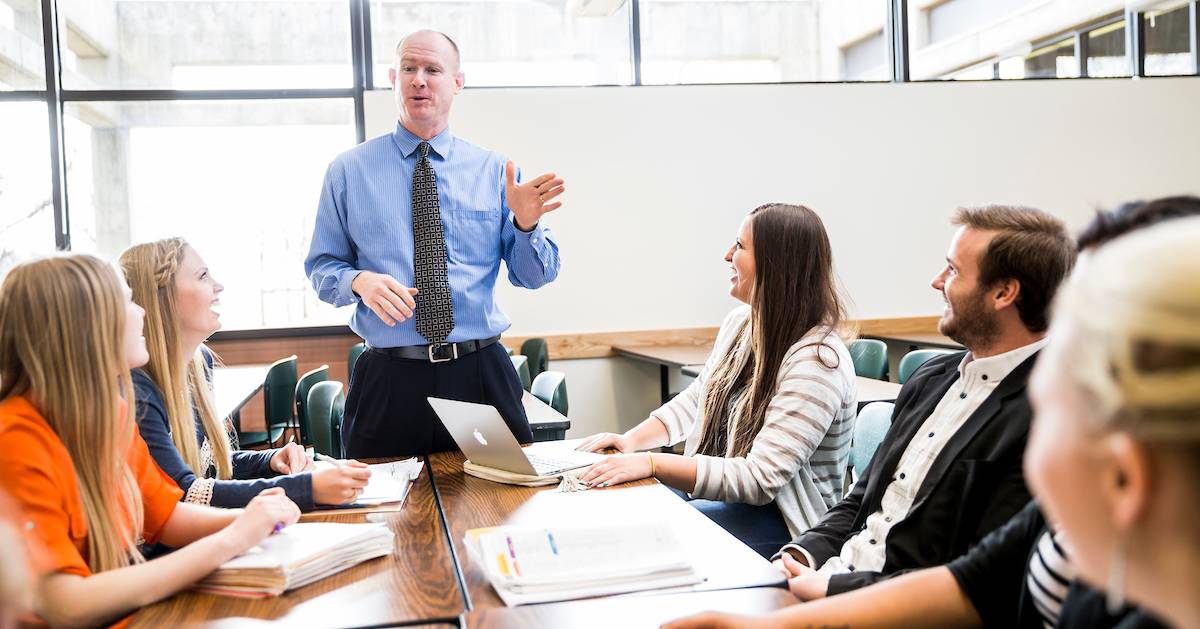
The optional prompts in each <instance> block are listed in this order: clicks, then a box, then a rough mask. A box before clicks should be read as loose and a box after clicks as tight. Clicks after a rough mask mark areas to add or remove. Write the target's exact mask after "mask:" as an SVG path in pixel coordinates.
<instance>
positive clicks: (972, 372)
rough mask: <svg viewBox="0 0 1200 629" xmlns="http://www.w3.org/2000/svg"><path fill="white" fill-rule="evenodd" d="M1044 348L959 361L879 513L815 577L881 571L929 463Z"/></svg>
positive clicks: (1038, 343)
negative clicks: (892, 538)
mask: <svg viewBox="0 0 1200 629" xmlns="http://www.w3.org/2000/svg"><path fill="white" fill-rule="evenodd" d="M1045 344H1046V340H1045V339H1042V340H1039V341H1036V342H1034V343H1030V344H1029V345H1025V346H1023V347H1018V348H1017V349H1014V350H1011V351H1008V352H1005V353H1003V354H998V355H996V356H989V357H987V358H979V359H975V358H973V356H972V355H971V354H969V353H968V354H967V355H966V356H965V357H963V360H962V362H961V363H959V365H958V373H959V377H958V380H956V381H955V382H954V384H953V385H951V386H950V389H949V390H948V391H946V395H945V396H944V397H942V399H941V401H940V402H938V405H937V408H935V409H934V410H933V413H931V414H930V415H929V417H928V418H926V419H925V422H924V423H923V424H921V428H920V429H918V430H917V432H916V433H914V434H913V437H912V441H909V442H908V447H907V448H905V450H904V454H903V455H901V457H900V461H899V463H897V465H896V470H895V472H893V475H892V482H890V483H888V486H887V488H886V489H885V490H884V492H883V499H882V500H881V502H880V507H879V509H878V510H877V511H875V512H874V513H872V514H871V515H869V516H867V521H866V526H865V527H864V528H863V530H862V531H860V532H859V533H858V534H857V535H855V536H854V537H852V538H850V539H849V540H848V541H847V542H846V543H845V544H843V545H842V552H841V554H840V555H838V556H835V557H830V558H829V560H828V561H826V562H825V565H823V566H821V568H820V570H819V572H820V573H822V574H824V575H825V576H827V577H828V576H832V575H835V574H841V573H845V572H854V571H856V570H865V571H871V572H879V571H882V570H883V564H884V562H885V561H886V559H887V552H886V542H887V536H888V533H889V532H891V530H892V527H893V526H895V525H896V524H897V523H898V522H900V521H901V520H903V519H904V518H905V517H907V516H908V512H909V510H910V509H911V508H912V505H913V502H914V501H915V500H916V497H917V491H918V490H919V489H920V488H921V484H922V483H923V482H924V481H925V476H926V475H928V474H929V470H930V468H931V467H933V462H934V460H935V459H936V458H937V457H938V455H939V454H940V453H941V452H942V449H943V448H945V447H946V444H947V443H948V442H949V441H950V438H951V437H953V436H954V433H956V432H958V429H959V428H961V427H962V425H963V424H964V423H965V422H966V421H967V418H968V417H970V416H971V414H972V413H974V412H975V411H976V410H978V409H979V407H980V406H982V405H983V402H984V400H986V399H987V398H988V396H990V395H991V394H992V393H993V392H994V391H995V390H996V387H997V386H999V385H1000V382H1001V381H1002V380H1004V378H1005V377H1007V376H1008V374H1009V373H1011V372H1012V370H1013V369H1016V367H1017V366H1018V365H1020V364H1021V363H1022V362H1024V361H1025V359H1027V358H1029V357H1030V356H1032V355H1033V353H1034V352H1036V351H1038V350H1040V349H1041V348H1042V347H1043V346H1044V345H1045ZM788 547H791V548H796V549H798V550H800V552H802V553H803V554H804V555H805V556H806V557H807V558H808V560H809V565H812V563H813V558H812V556H811V555H809V554H808V551H806V550H804V549H803V548H800V547H799V546H796V545H794V544H789V545H788ZM785 548H786V547H785Z"/></svg>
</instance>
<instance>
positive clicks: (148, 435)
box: [121, 238, 371, 511]
mask: <svg viewBox="0 0 1200 629" xmlns="http://www.w3.org/2000/svg"><path fill="white" fill-rule="evenodd" d="M121 267H122V268H123V269H124V271H125V277H126V278H127V279H128V280H129V285H130V287H131V288H132V289H133V301H134V302H135V303H137V304H138V305H140V306H142V307H143V308H145V310H146V326H145V338H146V349H147V351H148V352H149V355H150V361H149V362H148V363H146V365H145V366H144V367H141V368H138V369H134V370H133V386H134V389H135V391H136V393H137V413H136V414H137V421H138V429H139V430H140V431H141V434H142V438H143V439H145V440H146V444H147V445H148V446H149V447H150V454H151V455H152V456H153V457H154V460H155V461H156V462H157V463H158V466H159V467H161V468H162V470H163V471H164V472H166V473H167V475H169V476H170V477H171V478H172V479H174V481H175V483H176V484H178V485H179V488H180V489H182V490H183V491H184V492H185V493H184V498H183V499H184V500H185V501H186V502H192V503H197V504H211V505H213V506H216V507H241V506H245V504H246V503H247V502H249V501H250V500H251V499H252V498H254V496H256V495H258V493H259V492H261V491H262V490H264V489H267V488H270V487H280V488H282V489H283V490H284V491H285V492H287V495H288V497H289V498H291V499H292V500H293V501H294V502H295V503H296V504H297V505H298V506H299V507H300V509H301V510H302V511H309V510H312V509H313V507H314V506H315V504H342V503H345V502H349V501H351V500H353V499H354V498H355V496H357V495H358V493H359V492H360V491H361V490H362V488H363V487H365V486H366V483H367V479H368V478H369V477H370V474H371V472H370V470H369V469H367V468H366V466H364V465H363V464H361V463H358V462H356V461H348V462H347V463H346V464H345V465H340V466H333V465H323V466H321V467H320V468H316V467H314V466H313V464H312V461H310V460H309V459H308V457H307V456H305V454H304V450H303V449H302V448H301V447H300V446H298V445H296V444H294V443H292V444H287V445H285V446H284V447H282V448H276V449H272V450H261V451H239V450H235V449H234V448H233V444H232V443H231V439H230V428H231V427H230V426H229V425H228V424H227V423H226V421H225V419H224V418H220V417H217V414H216V411H215V410H214V408H213V401H212V385H211V382H210V380H211V377H210V374H211V371H212V367H213V355H212V352H210V351H209V350H208V348H207V347H205V346H204V341H205V340H206V339H207V338H208V337H209V336H211V335H212V334H213V333H214V332H216V331H217V330H218V329H220V327H221V321H220V316H219V315H218V314H217V312H216V311H214V310H213V309H212V308H213V306H214V305H215V304H216V302H217V301H218V300H219V298H220V294H221V291H223V290H224V287H223V286H221V284H220V283H218V282H217V281H216V280H215V279H214V278H213V276H212V273H211V271H210V270H209V269H208V266H207V265H205V264H204V260H202V259H201V258H200V256H199V254H197V253H196V250H195V249H193V248H192V247H191V246H189V245H188V244H187V242H186V241H185V240H184V239H182V238H166V239H163V240H157V241H154V242H149V243H144V244H140V245H135V246H133V247H131V248H129V249H128V250H126V251H125V253H123V254H121Z"/></svg>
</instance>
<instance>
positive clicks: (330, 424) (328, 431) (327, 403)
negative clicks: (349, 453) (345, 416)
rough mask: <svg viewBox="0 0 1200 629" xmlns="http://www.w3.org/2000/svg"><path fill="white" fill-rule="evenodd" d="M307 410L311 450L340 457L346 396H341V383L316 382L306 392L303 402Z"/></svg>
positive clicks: (332, 381) (329, 381) (334, 381)
mask: <svg viewBox="0 0 1200 629" xmlns="http://www.w3.org/2000/svg"><path fill="white" fill-rule="evenodd" d="M305 406H306V408H307V409H308V423H309V434H310V435H312V439H313V442H312V443H313V450H315V451H317V452H319V453H321V454H324V455H326V456H331V457H334V458H341V457H342V439H341V424H342V413H343V412H345V407H346V396H345V395H343V394H342V383H340V382H337V381H336V380H326V381H324V382H317V383H315V384H314V385H313V387H312V389H311V390H309V392H308V400H307V402H305Z"/></svg>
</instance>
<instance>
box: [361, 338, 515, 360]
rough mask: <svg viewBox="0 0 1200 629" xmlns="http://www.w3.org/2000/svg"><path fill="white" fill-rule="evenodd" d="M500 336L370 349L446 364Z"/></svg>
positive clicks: (371, 349)
mask: <svg viewBox="0 0 1200 629" xmlns="http://www.w3.org/2000/svg"><path fill="white" fill-rule="evenodd" d="M499 340H500V337H499V336H493V337H492V338H490V339H483V340H481V341H462V342H460V343H440V344H436V345H406V346H404V347H369V348H368V349H369V350H370V351H372V352H375V353H377V354H383V355H384V356H388V357H390V358H407V359H409V360H427V361H429V362H431V363H444V362H447V361H451V360H454V359H456V358H462V357H463V356H466V355H467V354H470V353H472V352H477V351H479V350H481V349H483V348H485V347H487V346H489V345H491V344H492V343H495V342H496V341H499Z"/></svg>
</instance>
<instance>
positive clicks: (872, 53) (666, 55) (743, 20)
mask: <svg viewBox="0 0 1200 629" xmlns="http://www.w3.org/2000/svg"><path fill="white" fill-rule="evenodd" d="M640 7H641V15H640V25H641V35H642V37H641V53H642V64H641V73H642V82H643V83H645V84H647V85H662V84H678V83H778V82H793V81H796V82H800V81H861V80H874V81H879V80H886V79H887V78H888V77H889V76H890V72H889V69H888V68H889V58H890V57H889V55H888V46H887V45H886V44H885V42H884V37H883V30H882V29H883V25H884V22H885V21H886V19H887V13H888V3H887V2H884V1H882V0H837V1H834V0H731V1H724V2H714V1H712V0H641V2H640Z"/></svg>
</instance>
